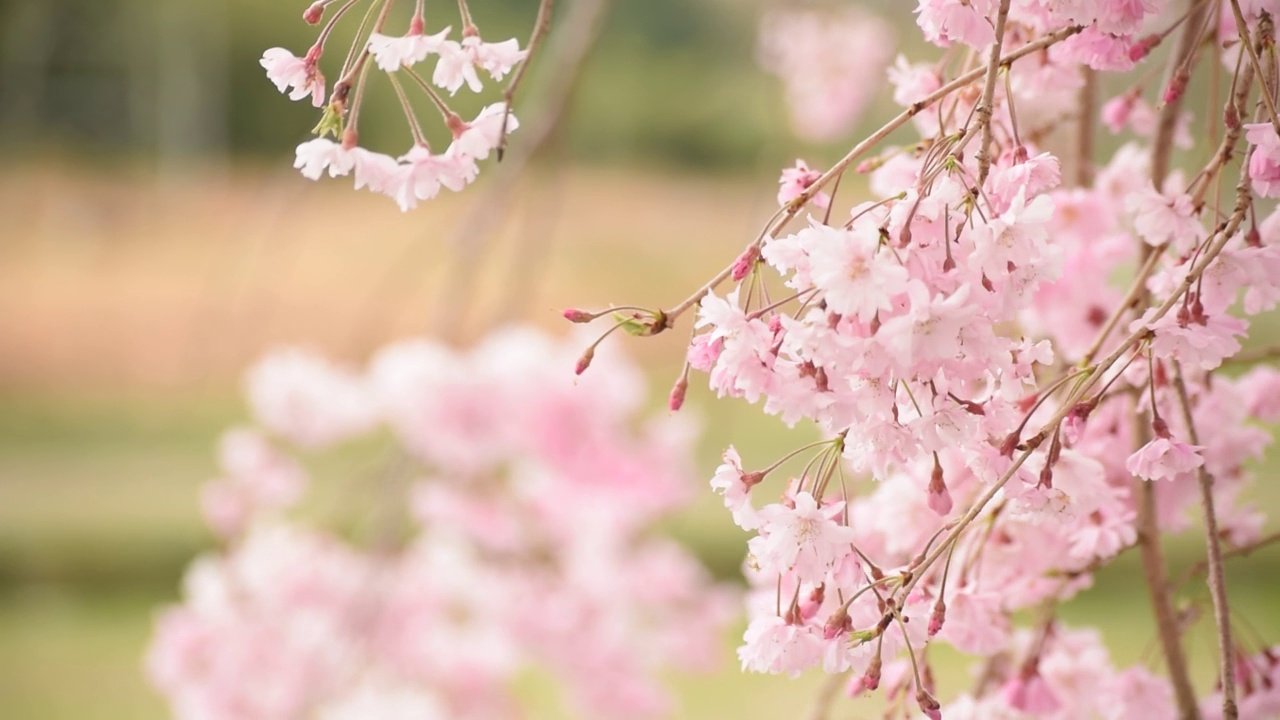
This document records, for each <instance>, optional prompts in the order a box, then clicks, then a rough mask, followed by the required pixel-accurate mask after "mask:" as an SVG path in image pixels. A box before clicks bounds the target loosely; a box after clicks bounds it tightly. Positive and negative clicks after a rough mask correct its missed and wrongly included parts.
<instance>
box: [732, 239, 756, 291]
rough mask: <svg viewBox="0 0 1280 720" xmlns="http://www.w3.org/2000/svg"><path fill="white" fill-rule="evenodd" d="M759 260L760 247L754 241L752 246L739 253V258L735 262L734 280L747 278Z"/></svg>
mask: <svg viewBox="0 0 1280 720" xmlns="http://www.w3.org/2000/svg"><path fill="white" fill-rule="evenodd" d="M759 260H760V247H759V246H758V245H756V244H754V243H753V244H752V245H751V247H749V248H747V249H746V251H744V252H743V253H742V254H741V255H739V256H738V259H737V260H735V261H734V262H733V273H732V277H733V281H734V282H739V281H741V280H742V279H743V278H745V277H746V276H747V274H748V273H750V272H751V269H752V268H754V267H755V266H756V262H758V261H759Z"/></svg>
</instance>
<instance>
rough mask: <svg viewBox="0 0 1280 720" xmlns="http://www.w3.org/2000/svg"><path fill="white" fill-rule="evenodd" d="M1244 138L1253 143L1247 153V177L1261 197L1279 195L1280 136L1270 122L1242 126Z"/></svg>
mask: <svg viewBox="0 0 1280 720" xmlns="http://www.w3.org/2000/svg"><path fill="white" fill-rule="evenodd" d="M1244 129H1245V139H1247V140H1248V141H1249V142H1251V143H1253V153H1252V154H1250V155H1249V178H1250V179H1251V180H1253V188H1254V190H1257V191H1258V194H1260V195H1262V196H1263V197H1269V198H1274V197H1280V137H1277V136H1276V130H1275V128H1274V127H1272V125H1271V123H1249V124H1246V125H1245V126H1244Z"/></svg>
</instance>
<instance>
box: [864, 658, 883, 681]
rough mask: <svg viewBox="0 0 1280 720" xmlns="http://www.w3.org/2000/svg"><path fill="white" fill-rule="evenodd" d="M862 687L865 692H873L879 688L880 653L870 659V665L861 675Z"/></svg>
mask: <svg viewBox="0 0 1280 720" xmlns="http://www.w3.org/2000/svg"><path fill="white" fill-rule="evenodd" d="M862 687H863V688H864V689H866V690H875V689H876V688H878V687H880V653H876V654H875V657H873V658H871V664H870V665H868V666H867V671H866V672H865V673H863V675H862Z"/></svg>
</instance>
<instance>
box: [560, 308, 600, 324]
mask: <svg viewBox="0 0 1280 720" xmlns="http://www.w3.org/2000/svg"><path fill="white" fill-rule="evenodd" d="M597 317H599V316H598V315H596V314H595V313H589V312H587V311H586V310H579V309H577V308H569V309H568V310H565V311H564V319H565V320H568V321H569V322H571V323H589V322H591V321H592V320H595V319H596V318H597Z"/></svg>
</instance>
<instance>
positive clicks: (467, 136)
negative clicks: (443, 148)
mask: <svg viewBox="0 0 1280 720" xmlns="http://www.w3.org/2000/svg"><path fill="white" fill-rule="evenodd" d="M504 118H505V121H506V124H507V128H506V131H507V132H508V133H511V132H514V131H515V130H516V129H517V128H519V127H520V121H519V120H517V119H516V116H515V115H514V114H508V113H507V104H506V103H494V104H492V105H489V106H487V107H485V108H484V109H483V110H481V111H480V114H478V115H476V119H475V120H472V121H471V122H469V123H465V124H464V125H462V127H461V128H460V129H459V130H458V131H457V132H456V133H455V140H454V141H453V146H452V147H451V148H450V149H451V150H453V151H454V153H455V155H459V156H467V157H471V158H475V159H476V160H484V159H485V158H487V157H489V153H490V152H491V151H492V150H494V149H495V148H497V147H498V144H499V143H501V142H502V123H503V121H504Z"/></svg>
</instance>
